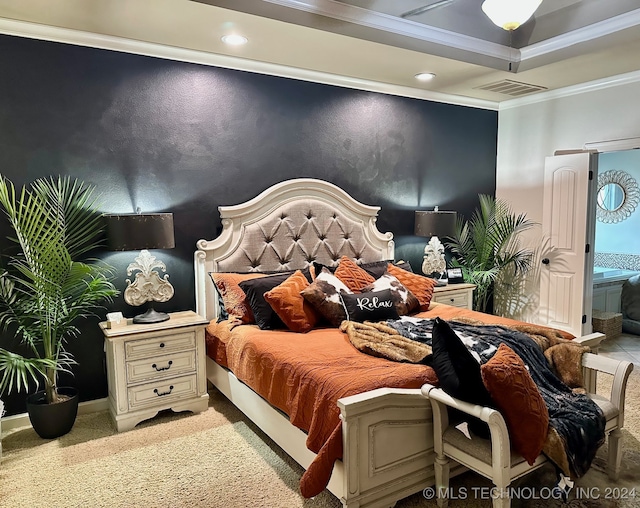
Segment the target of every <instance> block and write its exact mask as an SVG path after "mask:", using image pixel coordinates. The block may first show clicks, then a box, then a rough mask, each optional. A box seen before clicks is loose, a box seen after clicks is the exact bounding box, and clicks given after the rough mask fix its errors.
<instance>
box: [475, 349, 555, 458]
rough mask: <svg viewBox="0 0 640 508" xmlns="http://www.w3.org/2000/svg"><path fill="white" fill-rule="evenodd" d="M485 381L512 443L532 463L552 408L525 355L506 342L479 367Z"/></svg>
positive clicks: (547, 424) (547, 428)
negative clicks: (528, 368) (540, 389)
mask: <svg viewBox="0 0 640 508" xmlns="http://www.w3.org/2000/svg"><path fill="white" fill-rule="evenodd" d="M480 370H481V373H482V381H483V382H484V385H485V386H486V388H487V390H488V391H489V393H490V394H491V398H492V399H493V401H494V402H495V404H496V406H497V407H498V409H499V410H500V413H501V414H502V416H503V417H504V420H505V422H506V424H507V430H508V431H509V438H510V439H511V445H512V447H513V449H514V450H515V451H517V452H518V453H519V454H520V455H522V456H523V457H524V458H525V459H526V461H527V462H528V463H529V465H531V464H533V463H534V461H535V460H536V457H537V456H538V455H540V452H541V451H542V446H543V445H544V442H545V439H546V438H547V432H548V430H549V410H548V409H547V405H546V404H545V402H544V399H543V398H542V395H540V391H539V390H538V387H537V386H536V384H535V382H534V381H533V379H532V378H531V374H529V371H528V370H527V367H526V366H525V364H524V362H523V361H522V359H521V358H520V357H519V356H518V355H517V354H516V353H515V352H514V351H513V349H511V348H510V347H509V346H507V345H506V344H504V343H502V344H500V347H499V348H498V351H497V352H496V354H495V355H493V358H491V360H489V361H488V362H487V363H485V364H484V365H482V366H481V367H480Z"/></svg>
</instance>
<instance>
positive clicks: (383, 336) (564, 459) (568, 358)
mask: <svg viewBox="0 0 640 508" xmlns="http://www.w3.org/2000/svg"><path fill="white" fill-rule="evenodd" d="M449 324H450V326H451V328H452V329H453V330H454V331H455V332H456V334H457V335H458V336H459V337H461V338H462V339H463V342H464V343H465V344H466V345H467V347H468V348H469V349H470V350H471V351H472V353H474V356H476V357H477V358H479V359H480V363H486V362H487V361H488V360H489V359H490V358H491V357H492V356H493V354H495V352H496V351H497V349H498V346H499V345H500V343H503V342H504V343H505V344H506V345H508V346H509V347H510V348H511V349H513V350H514V351H515V352H516V353H517V354H518V355H519V356H520V358H522V360H523V361H524V363H525V364H526V365H527V366H528V368H529V372H530V374H531V377H532V378H533V380H534V382H535V383H536V385H537V386H538V389H539V390H540V393H541V395H542V398H543V399H544V401H545V403H546V405H547V408H548V410H549V433H548V437H547V442H546V444H545V447H544V450H543V451H544V453H545V454H546V455H547V456H548V457H549V458H550V459H551V460H552V461H553V462H554V463H555V464H556V465H557V466H558V468H559V469H560V470H562V471H563V473H564V474H565V475H567V476H573V477H579V476H582V475H583V474H584V473H585V472H586V471H587V470H588V469H589V467H590V465H591V461H592V460H593V457H594V456H595V453H596V451H597V449H598V448H599V447H600V445H601V444H602V443H603V442H604V424H605V419H604V415H603V414H602V412H601V411H600V409H599V408H598V406H597V405H596V404H595V403H594V402H593V401H592V400H591V399H589V397H587V396H586V395H584V393H583V392H584V390H583V389H577V390H572V388H577V387H581V386H582V374H581V372H582V369H581V357H582V353H583V352H585V351H588V349H589V348H588V347H586V346H580V345H578V344H575V343H574V344H572V343H571V341H567V340H566V339H563V338H561V337H560V336H558V335H556V334H555V333H554V332H553V331H552V330H549V329H547V328H542V327H537V326H535V325H519V326H517V327H506V326H499V325H478V324H475V323H469V322H466V323H461V322H456V321H450V322H449ZM432 325H433V322H432V320H430V319H420V318H411V317H403V318H400V319H398V320H390V321H386V322H380V323H370V322H366V323H355V322H352V321H344V322H343V323H342V325H341V327H340V328H341V330H343V331H344V332H346V333H347V335H348V337H349V340H350V341H351V343H352V344H353V345H354V346H355V347H356V348H357V349H359V350H360V351H362V352H364V353H368V354H373V355H375V356H382V357H385V358H388V359H391V360H395V361H406V362H414V363H429V356H430V355H431V330H432ZM581 392H582V393H581Z"/></svg>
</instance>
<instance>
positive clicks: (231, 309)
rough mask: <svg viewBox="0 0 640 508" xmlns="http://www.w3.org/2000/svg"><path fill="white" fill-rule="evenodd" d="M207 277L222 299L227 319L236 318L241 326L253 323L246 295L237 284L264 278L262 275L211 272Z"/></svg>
mask: <svg viewBox="0 0 640 508" xmlns="http://www.w3.org/2000/svg"><path fill="white" fill-rule="evenodd" d="M209 275H211V280H213V283H214V284H215V286H216V289H217V290H218V292H219V293H220V296H221V297H222V301H223V302H224V309H225V310H226V311H227V314H229V317H230V318H231V317H235V318H238V319H240V321H241V322H242V323H243V324H250V323H255V319H254V317H253V312H252V311H251V307H250V306H249V302H248V301H247V295H246V294H245V292H244V291H243V290H242V288H241V287H240V286H239V285H238V284H240V283H241V282H243V281H245V280H250V279H257V278H258V277H264V274H262V273H231V272H229V273H222V272H211V273H210V274H209Z"/></svg>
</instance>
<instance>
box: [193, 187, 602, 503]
mask: <svg viewBox="0 0 640 508" xmlns="http://www.w3.org/2000/svg"><path fill="white" fill-rule="evenodd" d="M310 201H314V202H316V203H317V202H321V203H324V204H326V205H327V206H329V207H331V208H332V209H334V210H335V211H336V214H337V215H338V216H339V217H344V218H345V220H348V221H350V224H353V223H356V224H357V225H358V227H359V228H361V233H362V238H363V239H364V241H365V242H366V244H367V247H368V248H369V249H370V250H369V253H370V255H371V257H372V258H371V259H367V260H366V261H377V260H384V259H393V258H394V242H393V235H392V234H391V233H381V232H380V231H379V230H378V229H377V226H376V218H377V214H378V211H379V209H380V208H379V207H374V206H368V205H364V204H362V203H360V202H358V201H356V200H355V199H353V198H352V197H351V196H349V195H348V194H347V193H346V192H344V191H343V190H342V189H340V188H338V187H336V186H335V185H333V184H331V183H328V182H325V181H322V180H315V179H310V178H300V179H294V180H288V181H285V182H282V183H279V184H276V185H274V186H273V187H271V188H269V189H267V190H265V191H264V192H262V193H261V194H260V195H258V196H257V197H255V198H254V199H251V200H249V201H247V202H245V203H242V204H239V205H235V206H221V207H219V211H220V217H221V219H222V226H223V230H222V233H221V234H220V236H218V238H216V239H214V240H211V241H207V240H200V241H198V243H197V247H198V250H197V251H196V252H195V283H196V312H197V313H198V314H200V315H201V316H203V317H206V318H208V319H214V318H216V317H217V316H218V311H219V308H218V298H217V295H216V292H215V289H214V287H213V283H212V282H211V279H210V276H209V273H210V272H215V271H222V270H221V267H223V268H224V271H236V270H237V271H240V269H241V268H242V267H236V268H234V267H232V266H229V265H228V263H227V262H228V260H229V259H230V256H232V255H233V254H234V253H236V252H238V249H245V250H246V249H247V248H248V246H247V242H248V233H247V231H248V230H249V229H250V227H251V226H252V225H254V224H256V223H260V222H261V221H265V220H268V219H269V217H273V215H274V214H275V213H278V210H280V209H282V208H283V207H288V206H291V205H292V204H296V203H302V204H304V203H307V202H310ZM315 241H316V242H317V241H318V238H315ZM249 243H251V242H249ZM262 247H263V246H259V245H253V246H252V245H249V248H254V249H259V248H262ZM343 247H344V246H343ZM371 252H373V253H374V254H371ZM343 253H344V254H347V255H349V254H350V253H349V252H343ZM318 261H320V262H324V263H325V264H326V263H328V262H330V261H331V260H327V259H324V260H323V259H321V258H320V259H318ZM301 267H304V266H297V267H291V268H301ZM260 268H261V269H263V270H273V269H278V266H260ZM602 338H604V335H602V334H592V335H590V336H588V337H584V338H583V339H584V342H585V343H587V344H590V345H592V346H595V347H597V344H598V343H599V342H600V340H602ZM207 378H208V379H209V381H210V382H211V383H212V384H213V385H214V386H215V387H216V388H217V389H218V390H220V391H221V392H222V393H223V394H224V395H225V396H226V397H227V398H228V399H229V400H230V401H231V402H233V404H234V405H236V406H237V407H238V408H239V409H240V410H241V411H242V412H243V413H245V414H246V415H247V417H249V418H250V419H251V420H252V421H253V422H254V423H255V424H256V425H257V426H258V427H259V428H260V429H261V430H262V431H263V432H265V433H266V434H267V435H268V436H269V437H270V438H271V439H273V441H275V442H276V443H277V444H278V446H280V447H281V448H282V449H283V450H284V451H285V452H286V453H287V454H288V455H289V456H291V457H292V458H293V459H294V460H295V461H296V462H297V463H298V464H300V465H301V466H302V467H303V468H305V469H306V468H307V467H308V466H309V464H311V462H312V461H313V459H314V458H315V454H314V453H313V452H311V451H309V450H308V449H307V448H306V445H305V442H306V438H307V435H306V434H305V433H304V432H303V431H301V430H300V429H297V428H296V427H294V426H293V425H291V424H290V423H289V420H288V418H287V417H286V416H285V415H283V414H282V413H281V412H280V411H278V410H277V409H275V408H273V407H272V406H271V405H270V404H269V403H268V402H266V401H265V400H264V399H262V398H261V397H260V396H259V395H257V394H256V393H255V392H253V391H252V390H251V389H250V388H249V387H247V386H246V385H245V384H243V383H242V382H241V381H239V380H238V379H237V378H236V377H235V375H234V374H233V373H232V372H230V371H229V370H228V369H225V368H223V367H221V366H220V365H218V364H216V363H215V362H214V361H212V360H211V359H209V358H207ZM589 381H590V383H589V384H593V385H595V379H590V380H589ZM338 406H339V407H340V413H341V419H342V439H343V458H342V460H341V461H337V462H336V464H335V466H334V469H333V474H332V476H331V480H330V482H329V485H328V487H327V488H328V489H329V491H330V492H332V493H333V494H334V495H335V496H336V497H338V498H339V499H340V500H341V502H342V504H343V505H344V506H345V507H347V508H356V507H361V508H364V507H370V508H377V507H388V506H394V505H395V503H396V502H397V501H398V500H400V499H403V498H405V497H407V496H409V495H411V494H413V493H415V492H419V491H420V490H422V489H424V488H425V487H428V486H432V485H434V483H435V473H434V459H435V453H434V448H433V417H432V410H431V404H430V402H429V400H427V399H426V398H425V397H424V396H422V395H421V392H420V390H419V389H415V390H412V389H387V388H382V389H378V390H373V391H370V392H366V393H362V394H359V395H354V396H351V397H345V398H343V399H340V400H339V401H338ZM462 471H464V468H463V467H462V466H459V465H456V466H454V467H452V469H451V476H453V475H456V474H459V473H460V472H462Z"/></svg>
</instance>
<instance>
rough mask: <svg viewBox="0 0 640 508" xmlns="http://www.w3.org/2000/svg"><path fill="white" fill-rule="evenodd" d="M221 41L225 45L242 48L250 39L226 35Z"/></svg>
mask: <svg viewBox="0 0 640 508" xmlns="http://www.w3.org/2000/svg"><path fill="white" fill-rule="evenodd" d="M221 39H222V42H224V43H225V44H229V46H242V45H243V44H246V43H247V42H248V41H249V39H247V38H246V37H244V36H243V35H237V34H231V35H224V36H222V37H221Z"/></svg>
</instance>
